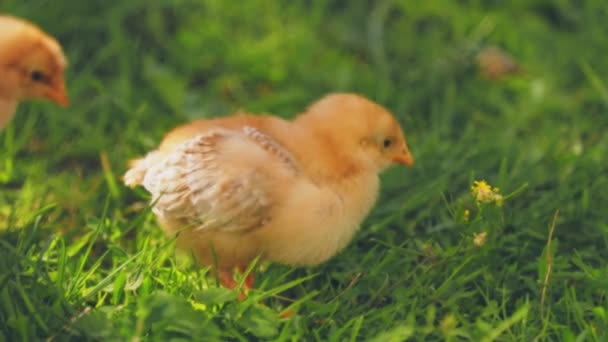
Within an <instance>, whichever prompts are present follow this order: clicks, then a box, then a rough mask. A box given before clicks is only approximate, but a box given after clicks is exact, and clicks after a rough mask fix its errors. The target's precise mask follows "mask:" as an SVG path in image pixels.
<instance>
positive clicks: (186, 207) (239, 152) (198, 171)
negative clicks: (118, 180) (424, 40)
mask: <svg viewBox="0 0 608 342" xmlns="http://www.w3.org/2000/svg"><path fill="white" fill-rule="evenodd" d="M155 153H158V152H152V153H151V154H149V155H148V156H146V158H144V159H141V160H139V161H138V162H136V165H134V168H133V169H132V170H133V171H134V172H136V170H137V169H138V167H139V168H140V169H141V168H144V169H145V174H143V177H142V178H141V185H143V186H144V187H145V188H146V189H147V190H148V191H149V192H150V193H151V194H152V196H153V202H152V203H153V211H154V212H155V213H156V214H157V215H159V216H161V217H163V218H164V219H168V220H182V221H185V222H187V223H188V225H189V226H191V227H192V228H194V229H197V230H205V231H209V230H222V231H233V232H236V231H247V230H251V229H255V228H257V227H260V226H262V225H264V224H265V223H266V222H267V221H268V220H269V219H270V218H271V213H272V208H273V203H274V201H273V192H274V189H276V188H277V187H278V186H280V184H281V183H282V182H284V181H285V179H286V178H289V177H293V176H295V175H296V174H297V173H298V170H297V166H296V163H295V161H294V159H293V157H292V156H291V154H290V153H289V151H287V150H286V149H285V148H284V147H283V146H282V145H280V144H279V143H277V142H276V141H275V140H274V139H272V138H271V137H270V136H268V135H266V134H264V133H262V132H260V131H259V130H257V129H255V128H251V127H245V128H243V129H242V130H225V129H211V130H209V131H207V132H205V133H204V134H201V135H197V136H196V137H194V138H192V139H190V140H187V141H185V142H183V143H182V144H181V145H180V146H179V147H177V148H176V149H175V150H174V151H173V152H171V153H169V154H167V155H165V156H164V158H159V156H158V154H155ZM159 159H160V160H159ZM127 177H128V175H127V176H126V177H125V178H127Z"/></svg>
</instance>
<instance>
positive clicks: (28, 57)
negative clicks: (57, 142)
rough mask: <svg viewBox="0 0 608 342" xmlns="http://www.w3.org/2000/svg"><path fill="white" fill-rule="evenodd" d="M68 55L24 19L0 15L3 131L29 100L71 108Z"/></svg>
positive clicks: (0, 110) (0, 115) (0, 78)
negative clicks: (20, 103) (44, 101)
mask: <svg viewBox="0 0 608 342" xmlns="http://www.w3.org/2000/svg"><path fill="white" fill-rule="evenodd" d="M66 66H67V61H66V58H65V55H64V53H63V51H62V49H61V46H60V45H59V43H57V41H56V40H55V39H54V38H52V37H50V36H48V35H47V34H46V33H44V32H43V31H42V30H40V29H39V28H38V27H36V26H34V25H32V24H30V23H28V22H25V21H23V20H21V19H18V18H15V17H11V16H6V15H0V129H3V128H4V127H6V125H7V124H8V122H9V121H10V120H11V119H12V117H13V116H14V115H15V110H16V109H17V105H18V104H19V102H20V101H21V100H24V99H27V98H46V99H49V100H51V101H54V102H56V103H58V104H60V105H62V106H67V105H68V96H67V92H66V89H65V82H64V79H63V72H64V70H65V68H66Z"/></svg>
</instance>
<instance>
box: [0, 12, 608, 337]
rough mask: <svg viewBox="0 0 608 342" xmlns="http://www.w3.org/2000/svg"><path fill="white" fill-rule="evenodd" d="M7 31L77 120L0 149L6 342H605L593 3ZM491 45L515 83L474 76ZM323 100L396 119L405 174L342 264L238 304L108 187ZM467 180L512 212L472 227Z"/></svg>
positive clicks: (598, 66) (64, 118) (90, 17)
mask: <svg viewBox="0 0 608 342" xmlns="http://www.w3.org/2000/svg"><path fill="white" fill-rule="evenodd" d="M0 10H2V11H3V12H9V13H12V14H15V15H19V16H22V17H25V18H28V19H30V20H32V21H34V22H36V23H38V24H39V25H40V26H42V27H44V28H45V29H46V30H47V31H49V32H50V33H52V34H53V35H55V36H57V37H58V39H59V40H60V41H61V42H62V43H63V45H64V47H65V49H66V51H67V54H68V56H69V60H70V63H71V65H70V69H69V73H68V84H69V90H70V95H71V99H72V106H71V107H70V108H69V109H67V110H64V109H62V108H58V107H55V106H53V105H51V104H49V103H42V102H33V101H32V102H29V103H26V104H23V105H21V106H20V107H19V111H18V115H17V117H16V120H14V121H13V123H12V125H11V126H10V127H9V128H8V129H7V130H6V131H4V132H2V133H0V146H1V147H0V229H1V233H0V234H1V237H0V244H1V247H0V331H1V333H0V341H28V340H43V339H46V340H49V339H50V340H53V341H66V340H74V341H80V340H83V339H85V340H104V341H107V340H122V341H128V340H131V341H140V340H153V341H157V340H159V341H166V340H169V339H174V340H180V339H181V340H191V339H194V340H243V341H244V340H257V339H268V340H282V341H284V340H323V341H325V340H328V341H358V340H371V341H404V340H411V341H414V340H425V341H434V340H448V341H449V340H452V341H461V340H463V341H467V340H468V341H492V340H499V341H533V340H541V341H602V340H606V339H608V313H607V312H606V311H607V310H608V265H607V264H606V260H608V221H607V219H606V217H607V213H608V211H607V210H608V191H607V190H608V161H607V160H606V155H607V154H608V134H607V133H606V132H608V81H607V80H606V75H607V74H608V58H606V55H607V54H608V46H607V45H606V41H605V37H606V15H608V6H607V5H606V4H605V1H603V0H586V1H574V0H556V1H546V0H534V1H523V0H522V1H510V2H499V1H450V0H439V1H426V2H422V1H407V0H401V1H358V2H355V1H352V2H347V1H338V0H335V1H281V2H278V1H275V2H271V1H268V2H262V1H256V2H254V1H245V2H242V3H239V4H238V5H237V3H236V2H235V3H234V5H231V4H230V3H229V2H226V1H219V0H214V1H212V0H209V1H202V0H201V1H190V0H181V1H162V0H152V1H144V0H131V1H122V2H119V1H114V2H112V1H110V2H108V1H101V0H91V1H70V0H56V1H43V0H38V1H33V0H32V1H23V0H4V1H3V2H2V3H1V5H0ZM491 46H498V47H501V48H502V49H504V50H505V51H508V52H509V53H510V54H512V55H513V56H514V58H515V59H516V60H517V61H518V62H519V63H520V64H521V65H522V66H523V68H524V72H523V73H521V74H518V75H513V76H510V77H507V78H505V79H502V80H500V81H488V80H484V79H483V78H481V77H480V75H479V71H478V69H477V66H476V62H475V56H476V55H477V53H478V52H479V51H480V50H481V49H483V48H485V47H491ZM332 91H355V92H358V93H361V94H364V95H366V96H368V97H370V98H373V99H375V100H376V101H378V102H380V103H382V104H384V105H386V106H387V107H388V108H390V109H391V110H392V111H393V112H395V113H396V114H397V115H398V116H399V118H400V120H401V122H402V123H403V125H404V127H405V130H406V134H407V136H408V139H409V144H410V146H411V149H412V152H413V154H414V156H415V158H416V163H417V164H416V166H415V168H413V169H401V168H394V169H391V170H390V171H389V172H388V173H386V174H385V175H384V176H383V177H382V181H383V190H382V195H381V198H380V200H379V203H378V205H377V206H376V208H375V209H374V211H373V212H372V214H371V215H370V216H369V217H368V219H367V220H366V221H365V222H364V224H363V226H362V229H361V231H360V232H359V233H358V234H357V235H356V237H355V239H354V241H353V242H352V244H351V245H350V246H349V247H348V248H347V249H346V250H345V251H344V252H342V253H341V254H339V255H338V256H337V257H335V258H334V259H332V260H331V261H329V262H328V263H326V264H324V265H322V266H319V267H315V268H311V269H302V268H300V269H293V268H290V267H286V266H280V265H263V266H264V269H265V270H264V271H263V272H262V273H260V274H259V275H258V281H257V283H256V290H254V291H252V293H251V296H250V298H249V299H248V300H246V301H244V302H241V303H239V302H237V301H236V295H235V294H234V293H233V292H230V291H228V290H223V289H221V288H217V287H216V283H215V280H214V279H213V277H210V276H208V275H207V270H206V269H204V268H203V269H201V268H198V267H197V266H195V265H193V263H192V262H191V260H190V258H189V257H188V256H183V255H180V254H179V253H176V252H175V250H174V244H173V241H171V240H170V239H167V238H166V237H164V236H163V234H162V233H161V231H160V229H159V227H158V225H157V224H156V222H155V220H154V218H153V216H152V214H151V213H150V212H149V210H147V209H146V201H147V197H146V195H145V194H144V193H143V192H142V191H132V190H129V189H127V188H125V187H124V186H123V185H122V183H121V181H120V176H121V175H122V174H123V172H124V171H125V168H126V161H127V160H128V159H129V158H132V157H134V156H138V155H141V154H143V153H145V152H146V151H148V150H150V149H152V148H153V147H155V146H156V144H157V143H158V142H159V141H160V139H161V137H162V135H163V133H164V132H166V131H167V130H168V129H170V128H171V127H173V126H175V125H177V124H180V123H183V122H186V121H187V120H190V119H193V118H198V117H211V116H216V115H224V114H229V113H231V112H233V111H236V110H238V109H241V108H244V109H247V110H249V111H255V112H272V113H276V114H278V115H283V116H285V117H290V116H292V115H294V114H295V113H297V112H298V111H301V110H302V109H303V108H304V107H305V106H306V105H307V104H308V103H310V102H311V101H313V100H314V99H316V98H317V97H319V96H321V95H322V94H325V93H327V92H332ZM479 179H485V180H487V181H488V182H490V183H491V184H492V185H493V186H497V187H499V188H500V189H501V193H502V194H503V195H505V196H507V195H510V194H512V196H510V197H508V196H507V197H508V198H506V199H505V201H504V204H503V206H502V207H500V208H498V207H496V206H495V205H492V204H487V205H482V206H480V207H479V206H477V205H476V203H475V201H474V200H473V198H472V197H471V192H470V186H471V185H472V183H473V181H474V180H479ZM465 210H469V212H470V214H469V215H470V217H469V220H468V221H467V220H465V217H464V215H465V214H464V212H465ZM557 211H559V213H558V216H557V220H556V224H555V226H554V227H553V228H554V232H553V235H552V239H551V240H549V232H550V230H551V228H552V222H553V218H554V215H555V213H556V212H557ZM481 232H486V233H487V240H486V242H485V244H483V245H482V246H480V247H478V246H477V245H475V244H474V241H473V240H474V236H475V234H479V233H481ZM549 241H550V247H549V248H548V242H549ZM541 298H542V299H541ZM260 300H264V301H265V303H266V306H262V305H260V304H258V302H259V301H260ZM285 308H293V309H294V310H295V312H296V314H295V315H294V316H292V317H291V318H289V319H282V318H280V316H279V312H280V311H281V310H283V309H285Z"/></svg>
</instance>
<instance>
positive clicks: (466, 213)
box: [464, 209, 471, 222]
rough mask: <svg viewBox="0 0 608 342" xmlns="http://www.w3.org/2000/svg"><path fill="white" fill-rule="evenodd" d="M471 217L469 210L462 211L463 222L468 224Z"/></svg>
mask: <svg viewBox="0 0 608 342" xmlns="http://www.w3.org/2000/svg"><path fill="white" fill-rule="evenodd" d="M470 216H471V212H470V211H469V209H465V210H464V222H469V217H470Z"/></svg>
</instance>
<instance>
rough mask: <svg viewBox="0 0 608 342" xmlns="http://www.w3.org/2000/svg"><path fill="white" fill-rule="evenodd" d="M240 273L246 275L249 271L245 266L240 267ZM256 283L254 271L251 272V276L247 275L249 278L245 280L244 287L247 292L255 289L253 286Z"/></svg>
mask: <svg viewBox="0 0 608 342" xmlns="http://www.w3.org/2000/svg"><path fill="white" fill-rule="evenodd" d="M237 269H238V271H239V273H241V274H243V273H245V271H246V270H247V267H245V266H239V267H237ZM254 282H255V276H254V274H253V270H251V272H249V274H247V277H246V278H245V281H244V282H243V287H244V288H245V289H247V290H249V289H251V288H253V284H254Z"/></svg>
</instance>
